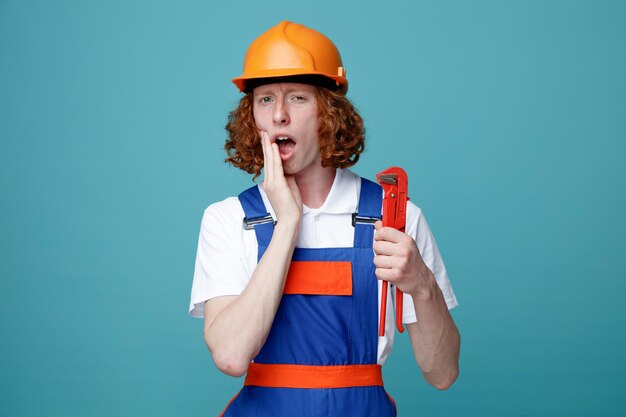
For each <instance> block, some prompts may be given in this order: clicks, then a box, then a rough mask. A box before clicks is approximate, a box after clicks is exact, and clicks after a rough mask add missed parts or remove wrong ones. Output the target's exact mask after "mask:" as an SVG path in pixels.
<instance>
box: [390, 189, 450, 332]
mask: <svg viewBox="0 0 626 417" xmlns="http://www.w3.org/2000/svg"><path fill="white" fill-rule="evenodd" d="M406 233H407V234H408V235H410V236H411V237H412V238H413V239H415V243H416V244H417V247H418V249H419V251H420V254H421V255H422V259H423V260H424V263H425V264H426V266H427V267H428V268H429V269H430V270H431V271H432V273H433V275H434V276H435V279H436V280H437V284H438V285H439V288H441V292H442V293H443V297H444V299H445V300H446V304H447V306H448V309H453V308H454V307H456V306H458V304H459V303H458V302H457V300H456V296H455V295H454V290H453V289H452V285H451V284H450V279H449V278H448V272H447V271H446V266H445V265H444V263H443V259H442V258H441V254H440V253H439V249H438V248H437V243H436V242H435V238H434V236H433V234H432V232H431V231H430V227H429V226H428V223H427V222H426V218H425V217H424V215H423V214H422V210H421V209H420V208H419V207H417V206H416V205H415V204H413V203H412V202H411V201H409V202H408V203H407V229H406ZM402 321H403V322H404V323H414V322H416V321H417V317H416V316H415V308H414V306H413V299H412V298H411V296H410V295H407V294H404V306H403V314H402Z"/></svg>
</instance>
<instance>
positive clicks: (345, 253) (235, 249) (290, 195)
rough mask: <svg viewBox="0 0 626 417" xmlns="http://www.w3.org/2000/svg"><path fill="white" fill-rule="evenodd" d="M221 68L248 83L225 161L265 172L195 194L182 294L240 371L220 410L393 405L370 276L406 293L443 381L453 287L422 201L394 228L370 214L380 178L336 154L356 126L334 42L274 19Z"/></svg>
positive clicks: (385, 341)
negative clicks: (191, 252)
mask: <svg viewBox="0 0 626 417" xmlns="http://www.w3.org/2000/svg"><path fill="white" fill-rule="evenodd" d="M233 82H234V84H235V85H236V86H237V87H238V88H239V90H240V91H242V92H243V93H244V96H243V98H242V99H241V101H240V104H239V106H238V107H237V108H236V109H235V110H233V111H232V112H231V114H230V117H229V121H228V124H227V126H226V129H227V131H228V133H229V137H228V140H227V141H226V145H225V148H226V151H227V153H228V158H227V161H228V162H230V163H231V164H233V165H234V166H236V167H238V168H241V169H243V170H245V171H246V172H248V173H250V174H253V175H254V177H257V176H259V175H260V173H261V171H263V183H262V184H259V185H258V186H257V185H255V186H253V187H251V188H249V189H248V190H245V191H244V192H242V193H241V194H240V195H239V196H238V197H232V198H228V199H226V200H224V201H221V202H218V203H215V204H213V205H211V206H209V207H208V208H207V209H206V211H205V213H204V217H203V219H202V226H201V231H200V239H199V243H198V253H197V258H196V268H195V275H194V282H193V287H192V294H191V303H190V314H191V315H192V316H194V317H203V318H204V320H205V324H204V336H205V341H206V344H207V346H208V348H209V350H210V352H211V356H212V358H213V361H214V362H215V364H216V366H217V367H218V368H219V369H220V370H221V371H222V372H224V373H225V374H227V375H232V376H242V375H244V374H246V379H245V382H244V387H243V388H242V390H241V391H240V392H239V393H238V394H237V395H236V396H235V397H234V398H233V399H232V400H231V402H230V403H229V404H228V405H227V406H226V409H225V410H224V412H223V413H222V414H221V415H223V416H258V417H265V416H274V417H275V416H302V417H308V416H342V417H346V416H354V417H360V416H377V417H386V416H395V415H397V409H396V406H395V403H394V402H393V400H392V399H391V397H390V396H389V395H388V394H387V393H386V392H385V389H384V387H383V382H382V374H381V367H382V364H383V363H384V362H385V359H386V358H387V356H388V355H389V352H390V350H391V346H392V343H393V338H394V332H395V329H394V322H395V320H394V317H393V314H394V309H393V308H389V309H387V311H386V312H385V313H384V314H385V318H386V320H385V324H386V328H385V331H384V333H385V335H384V336H382V337H381V336H379V335H378V325H379V320H380V317H379V306H380V303H381V300H380V294H381V288H382V284H381V280H385V281H388V282H389V284H390V285H392V286H395V287H396V288H397V289H399V290H401V291H402V292H403V293H404V296H403V300H404V312H403V313H402V321H403V322H404V323H406V327H407V328H408V333H409V335H410V340H411V343H412V347H413V351H414V353H415V359H416V361H417V363H418V365H419V367H420V369H421V371H422V373H423V376H424V377H425V379H426V380H427V381H428V382H429V383H430V384H432V385H434V386H435V387H437V388H439V389H446V388H447V387H449V386H450V385H451V384H452V383H453V382H454V380H455V379H456V377H457V375H458V356H459V344H460V342H459V340H460V339H459V333H458V330H457V328H456V326H455V324H454V321H453V320H452V317H451V316H450V314H449V312H448V309H449V308H452V307H455V306H456V305H457V303H456V298H455V296H454V292H453V290H452V287H451V286H450V283H449V280H448V276H447V273H446V269H445V266H444V264H443V261H442V259H441V256H440V254H439V251H438V249H437V246H436V244H435V241H434V239H433V237H432V234H431V232H430V229H429V227H428V224H427V223H426V220H425V219H424V216H423V215H422V213H421V211H420V209H419V208H418V207H417V206H415V205H414V204H413V203H411V202H409V203H408V205H407V224H406V234H405V233H403V232H400V231H399V230H395V229H393V228H390V227H382V224H381V222H380V221H376V222H375V223H374V221H373V220H372V219H377V218H378V219H380V218H381V207H382V198H383V193H382V189H381V187H380V186H379V185H378V184H376V183H374V182H371V181H369V180H366V179H364V178H360V177H358V176H357V175H355V174H353V173H352V172H350V171H349V170H348V169H346V168H348V167H350V166H352V165H353V164H354V163H356V162H357V161H358V159H359V155H360V153H361V152H362V151H363V147H364V129H363V121H362V119H361V117H360V116H359V114H358V113H357V112H356V110H355V109H354V107H353V105H352V104H351V103H350V101H349V100H348V99H347V98H346V96H345V94H346V92H347V90H348V81H347V79H346V71H345V69H344V67H343V63H342V60H341V56H340V54H339V51H338V50H337V48H336V47H335V45H334V44H333V43H332V42H331V41H330V40H329V39H328V38H327V37H326V36H324V35H323V34H321V33H319V32H317V31H315V30H312V29H310V28H307V27H305V26H303V25H299V24H295V23H292V22H287V21H283V22H280V23H279V24H278V25H277V26H275V27H272V28H271V29H269V30H268V31H267V32H265V33H264V34H262V35H261V36H259V37H258V38H257V39H256V40H255V41H254V42H253V43H252V44H251V45H250V47H249V49H248V51H247V54H246V58H245V61H244V69H243V74H242V75H241V76H240V77H237V78H235V79H234V80H233ZM394 294H395V291H390V292H389V296H388V300H389V303H390V304H392V305H393V304H394V303H395V299H394Z"/></svg>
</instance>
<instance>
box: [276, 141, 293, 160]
mask: <svg viewBox="0 0 626 417" xmlns="http://www.w3.org/2000/svg"><path fill="white" fill-rule="evenodd" d="M276 144H277V145H278V151H279V152H280V157H281V158H282V159H285V158H287V157H289V155H291V153H292V152H293V150H294V148H295V147H296V142H294V141H293V140H292V139H291V138H289V137H288V136H278V137H277V138H276Z"/></svg>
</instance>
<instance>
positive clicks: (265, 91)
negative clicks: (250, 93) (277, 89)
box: [256, 87, 314, 95]
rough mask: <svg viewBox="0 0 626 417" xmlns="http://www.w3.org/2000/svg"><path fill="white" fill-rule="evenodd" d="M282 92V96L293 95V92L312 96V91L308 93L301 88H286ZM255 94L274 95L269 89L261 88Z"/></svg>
mask: <svg viewBox="0 0 626 417" xmlns="http://www.w3.org/2000/svg"><path fill="white" fill-rule="evenodd" d="M283 91H284V94H289V93H294V92H296V93H306V94H314V92H313V91H309V90H307V89H305V88H303V87H288V88H285V89H284V90H283ZM256 94H257V95H259V94H261V95H263V94H274V92H273V91H270V89H269V88H263V87H261V88H259V90H258V92H257V93H256Z"/></svg>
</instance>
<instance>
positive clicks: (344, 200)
mask: <svg viewBox="0 0 626 417" xmlns="http://www.w3.org/2000/svg"><path fill="white" fill-rule="evenodd" d="M359 183H360V178H359V177H358V175H356V174H354V173H353V172H352V171H350V170H348V169H339V168H338V169H337V171H336V173H335V180H334V181H333V185H332V187H331V188H330V192H329V193H328V196H327V197H326V201H324V204H323V205H322V207H320V208H317V209H312V208H310V207H307V206H306V205H304V206H303V207H302V214H303V215H304V214H307V213H309V212H312V211H315V212H317V213H328V214H350V213H354V212H356V208H357V204H358V201H359V191H360V190H359V185H360V184H359ZM259 191H260V192H261V197H262V198H263V202H264V203H265V207H267V208H268V210H269V212H270V214H271V215H272V217H273V218H274V219H276V213H275V212H274V209H273V208H272V206H271V204H270V202H269V199H268V198H267V194H265V190H263V186H262V185H261V184H259Z"/></svg>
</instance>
